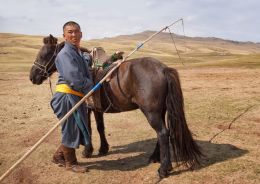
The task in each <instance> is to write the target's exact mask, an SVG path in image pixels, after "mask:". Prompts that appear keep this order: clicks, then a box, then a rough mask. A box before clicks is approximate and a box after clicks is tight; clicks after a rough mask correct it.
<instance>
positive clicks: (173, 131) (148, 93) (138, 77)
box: [30, 36, 203, 178]
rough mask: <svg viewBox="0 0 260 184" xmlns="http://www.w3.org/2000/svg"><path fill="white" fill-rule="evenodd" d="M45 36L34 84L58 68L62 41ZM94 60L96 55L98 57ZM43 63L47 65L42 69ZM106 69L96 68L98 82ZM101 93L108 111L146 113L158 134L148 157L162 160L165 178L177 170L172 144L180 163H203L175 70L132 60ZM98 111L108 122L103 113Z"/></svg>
mask: <svg viewBox="0 0 260 184" xmlns="http://www.w3.org/2000/svg"><path fill="white" fill-rule="evenodd" d="M44 40H45V41H44V45H43V47H42V48H41V49H40V51H39V54H38V56H37V58H36V60H35V62H34V65H33V66H32V68H31V71H30V79H31V81H32V82H33V83H35V84H40V83H41V82H42V81H43V80H45V79H46V78H47V77H48V76H50V75H51V74H52V73H53V72H54V71H55V70H56V68H55V64H53V63H54V59H55V56H56V55H57V53H58V52H59V50H60V45H59V44H57V42H55V38H54V37H52V36H49V37H46V38H44ZM46 40H49V41H46ZM95 59H96V58H95V55H93V60H94V61H95ZM40 66H44V67H45V68H46V69H45V70H43V69H41V68H42V67H40ZM102 72H103V71H99V70H96V69H94V72H93V75H94V82H95V83H97V82H98V80H99V77H98V76H103V74H102ZM100 73H101V74H100ZM96 93H98V94H99V95H96V97H98V98H99V99H95V93H94V95H93V97H94V101H98V100H99V102H100V104H101V109H102V108H104V107H105V108H106V112H111V113H118V112H125V111H131V110H135V109H140V110H141V111H142V113H143V114H144V115H145V117H146V119H147V121H148V123H149V124H150V126H151V127H152V128H153V129H154V130H155V132H156V134H157V143H156V146H155V149H154V151H153V153H152V155H151V156H150V158H149V161H150V162H160V167H159V169H158V174H159V176H160V178H164V177H167V176H168V174H169V173H170V171H171V170H172V169H173V167H172V163H171V154H170V148H171V147H172V153H173V158H174V160H175V161H176V163H177V165H178V164H179V163H180V162H183V164H184V165H186V166H187V167H191V168H192V167H193V166H194V165H195V164H200V161H199V159H200V158H201V157H202V156H203V154H202V152H201V148H200V147H199V146H198V145H197V143H196V142H195V141H194V139H193V137H192V134H191V132H190V130H189V128H188V125H187V122H186V118H185V112H184V99H183V93H182V89H181V83H180V78H179V75H178V72H177V70H176V69H174V68H170V67H167V66H166V65H165V64H163V63H161V62H160V61H158V60H157V59H155V58H152V57H142V58H135V59H130V60H127V61H124V62H123V63H122V64H121V65H120V66H119V67H118V68H117V70H116V72H114V73H112V75H111V77H110V80H109V82H104V83H103V85H102V88H100V89H99V92H98V91H97V92H96ZM109 104H110V105H109ZM111 104H112V105H111ZM166 112H167V113H166ZM94 113H95V111H94ZM98 115H100V116H99V118H101V119H102V120H103V114H102V113H99V114H98ZM100 122H101V121H100ZM97 123H98V121H97ZM102 123H104V122H102ZM103 127H104V126H103ZM104 136H105V135H104ZM170 145H171V147H170Z"/></svg>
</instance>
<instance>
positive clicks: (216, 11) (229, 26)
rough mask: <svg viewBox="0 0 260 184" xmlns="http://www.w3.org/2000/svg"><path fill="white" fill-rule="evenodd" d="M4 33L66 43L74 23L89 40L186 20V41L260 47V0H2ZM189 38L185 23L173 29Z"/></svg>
mask: <svg viewBox="0 0 260 184" xmlns="http://www.w3.org/2000/svg"><path fill="white" fill-rule="evenodd" d="M0 4H1V5H0V33H20V34H28V35H41V36H46V35H49V34H53V35H54V36H58V37H62V26H63V24H64V23H65V22H67V21H70V20H73V21H76V22H78V23H79V24H80V25H81V30H82V32H83V39H85V40H88V39H99V38H104V37H113V36H117V35H128V34H134V33H139V32H143V31H146V30H153V31H159V30H160V29H162V28H163V27H165V26H167V25H170V24H171V23H172V22H174V21H176V20H178V19H181V18H182V19H183V20H184V30H185V35H186V36H191V37H197V36H198V37H218V38H223V39H229V40H236V41H252V42H260V0H102V1H101V0H91V1H90V0H0ZM171 31H172V32H174V33H176V34H183V31H182V24H181V22H179V23H177V24H175V25H174V26H172V27H171Z"/></svg>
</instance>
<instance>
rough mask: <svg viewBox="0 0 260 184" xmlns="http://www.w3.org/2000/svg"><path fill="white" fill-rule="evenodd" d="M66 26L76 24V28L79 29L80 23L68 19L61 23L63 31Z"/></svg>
mask: <svg viewBox="0 0 260 184" xmlns="http://www.w3.org/2000/svg"><path fill="white" fill-rule="evenodd" d="M66 26H78V28H79V29H80V25H79V24H78V23H77V22H74V21H69V22H66V23H65V24H64V25H63V32H64V30H65V27H66ZM80 30H81V29H80Z"/></svg>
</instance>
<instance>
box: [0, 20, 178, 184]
mask: <svg viewBox="0 0 260 184" xmlns="http://www.w3.org/2000/svg"><path fill="white" fill-rule="evenodd" d="M179 21H183V19H179V20H177V21H175V22H173V23H172V24H170V25H169V26H166V27H164V28H163V29H161V30H160V31H158V32H156V33H154V34H153V35H151V36H150V37H149V38H147V39H146V40H145V41H143V42H142V43H141V44H140V45H139V46H137V47H136V48H135V49H134V50H133V51H132V52H131V53H130V54H128V55H127V56H126V57H125V58H123V60H120V61H119V62H118V63H117V65H116V66H115V67H114V68H112V69H111V70H110V71H109V72H108V73H107V74H106V75H105V77H103V79H102V80H100V81H99V82H98V83H97V84H96V85H95V86H94V87H93V88H92V89H91V90H90V91H89V92H88V94H86V95H85V96H84V97H83V98H82V99H81V100H80V101H79V102H78V103H77V104H76V105H75V106H73V107H72V108H71V110H70V111H69V112H68V113H67V114H66V115H65V116H64V117H63V118H62V119H61V120H60V121H59V122H58V123H56V124H55V125H54V126H53V127H52V128H51V129H50V130H49V131H48V132H47V133H46V134H45V135H44V136H43V137H42V138H41V139H40V140H39V141H38V142H37V143H36V144H34V145H33V146H32V147H31V148H30V149H29V150H28V151H27V152H26V153H25V154H24V155H23V156H22V157H21V158H20V159H19V160H18V161H17V162H16V163H15V164H14V165H13V166H12V167H10V168H9V169H8V170H7V171H6V172H5V173H4V174H3V175H2V176H1V177H0V182H1V181H2V180H3V179H4V178H5V177H7V176H8V175H9V174H10V173H11V172H12V171H13V170H14V169H15V168H16V167H17V166H19V165H20V164H21V163H22V162H23V161H24V160H25V159H26V158H27V157H28V156H29V155H30V154H31V153H32V152H33V151H34V150H35V149H36V148H37V147H38V146H39V145H40V144H41V143H42V142H43V141H44V140H45V139H46V138H47V137H48V136H49V135H50V134H51V133H52V132H53V131H54V130H55V129H56V128H57V127H58V126H59V125H60V124H62V123H63V122H64V121H65V120H66V119H68V118H69V116H70V115H71V114H72V113H73V112H74V111H75V110H76V109H77V108H78V107H79V106H80V105H81V104H82V103H84V102H85V101H86V99H87V98H89V97H90V96H91V95H92V93H94V92H95V91H96V90H97V89H99V88H100V87H101V84H102V83H103V82H104V81H105V80H106V79H107V78H108V77H109V76H110V75H111V74H112V73H113V71H115V70H116V69H117V68H118V67H119V66H120V65H121V64H122V63H123V62H124V61H125V60H126V59H127V58H129V57H130V56H131V55H132V54H133V53H135V52H136V51H137V50H139V49H140V48H141V47H142V46H143V45H144V44H145V43H146V42H148V41H150V40H151V39H152V38H153V37H154V36H156V35H157V34H159V33H161V32H162V31H164V30H166V29H167V28H168V27H171V26H173V25H174V24H176V23H177V22H179Z"/></svg>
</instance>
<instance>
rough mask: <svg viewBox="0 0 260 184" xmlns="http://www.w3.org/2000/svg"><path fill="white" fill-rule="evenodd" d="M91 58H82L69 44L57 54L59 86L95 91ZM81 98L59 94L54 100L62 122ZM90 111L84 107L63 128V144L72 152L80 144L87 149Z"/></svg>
mask: <svg viewBox="0 0 260 184" xmlns="http://www.w3.org/2000/svg"><path fill="white" fill-rule="evenodd" d="M88 62H90V57H89V58H87V57H86V56H85V57H83V55H82V53H81V51H79V50H78V49H77V48H76V47H75V46H73V45H72V44H70V43H69V42H66V43H65V46H64V48H63V49H62V50H61V51H60V52H59V53H58V55H57V57H56V60H55V65H56V68H57V71H58V73H59V78H58V82H57V84H67V85H68V86H69V87H70V88H71V89H73V90H75V91H78V92H81V93H84V94H87V93H88V92H89V91H90V90H91V89H92V87H93V82H92V77H91V75H90V73H89V70H88ZM80 99H81V97H79V96H76V95H72V94H66V93H61V92H56V93H55V94H54V96H53V98H52V100H51V107H52V109H53V111H54V113H55V114H56V115H57V117H58V118H59V119H61V118H62V117H63V116H64V115H65V114H67V112H68V111H69V110H70V109H71V108H72V107H73V106H74V105H75V104H76V103H77V102H79V101H80ZM87 121H88V119H87V108H86V106H85V105H84V104H82V105H81V106H80V107H79V108H78V109H77V110H76V111H75V112H74V113H73V115H71V116H70V117H69V118H68V119H67V120H66V121H65V122H64V123H63V124H62V140H61V142H62V144H63V145H64V146H66V147H69V148H78V147H79V145H80V144H82V145H86V146H87V145H88V144H89V142H90V141H91V140H90V134H89V131H88V123H90V122H87Z"/></svg>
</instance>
